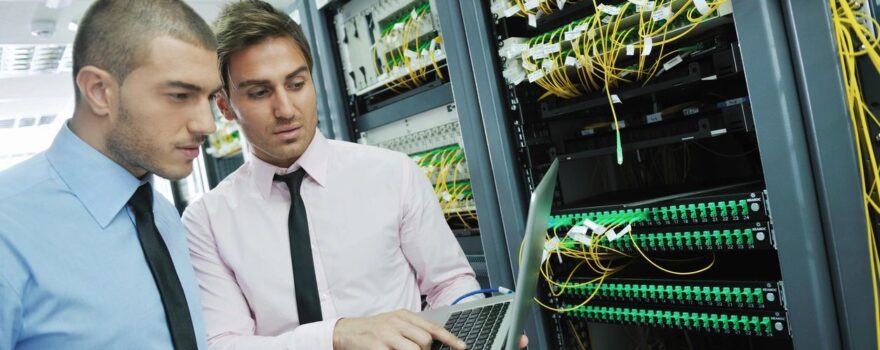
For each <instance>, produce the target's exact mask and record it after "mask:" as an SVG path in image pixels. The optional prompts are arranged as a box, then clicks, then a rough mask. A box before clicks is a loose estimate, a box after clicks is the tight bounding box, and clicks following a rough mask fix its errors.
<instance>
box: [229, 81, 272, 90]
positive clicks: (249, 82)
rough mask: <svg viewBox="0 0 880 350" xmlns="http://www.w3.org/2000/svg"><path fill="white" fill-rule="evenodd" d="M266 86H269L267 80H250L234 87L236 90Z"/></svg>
mask: <svg viewBox="0 0 880 350" xmlns="http://www.w3.org/2000/svg"><path fill="white" fill-rule="evenodd" d="M268 84H269V81H268V80H259V79H251V80H245V81H242V82H239V83H238V85H236V87H237V88H238V89H244V88H246V87H248V86H253V85H268Z"/></svg>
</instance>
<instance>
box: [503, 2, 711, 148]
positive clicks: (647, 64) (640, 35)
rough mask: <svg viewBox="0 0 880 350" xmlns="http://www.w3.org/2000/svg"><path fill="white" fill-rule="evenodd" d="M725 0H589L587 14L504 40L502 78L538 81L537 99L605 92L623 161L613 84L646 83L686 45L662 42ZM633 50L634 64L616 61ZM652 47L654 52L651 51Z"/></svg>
mask: <svg viewBox="0 0 880 350" xmlns="http://www.w3.org/2000/svg"><path fill="white" fill-rule="evenodd" d="M517 1H518V2H520V3H521V1H520V0H517ZM726 2H727V0H716V1H713V2H707V1H706V0H660V1H630V2H625V3H623V4H622V5H620V6H617V7H615V6H609V5H604V4H598V3H597V2H596V1H595V0H593V5H594V6H595V9H596V12H595V14H593V15H591V16H588V17H586V18H583V19H580V20H577V21H574V22H571V23H569V24H567V25H565V26H562V27H559V28H557V29H555V30H553V31H550V32H547V33H544V34H542V35H539V36H536V37H532V38H529V39H527V40H525V41H524V42H517V40H516V38H511V39H514V40H511V39H508V41H507V42H506V44H508V45H509V47H508V48H507V49H502V51H503V55H504V56H506V57H507V58H509V59H511V58H513V59H512V60H509V61H508V64H507V66H506V68H505V77H506V78H508V80H510V81H511V82H513V83H514V84H518V83H519V82H521V81H522V80H524V79H526V78H527V79H528V81H529V82H530V83H536V84H538V85H539V86H540V87H541V88H543V89H544V90H546V92H545V93H544V94H543V95H541V96H540V98H539V99H538V100H542V99H545V98H547V97H550V96H555V97H558V98H563V99H569V98H575V97H579V96H584V95H587V94H590V93H594V92H599V91H601V92H603V93H604V94H605V95H606V96H607V98H608V103H609V105H610V108H611V115H612V118H613V122H614V128H615V134H616V146H617V162H618V164H622V163H623V149H622V146H621V140H620V127H619V126H620V125H619V122H618V119H617V112H616V111H615V108H614V104H615V103H621V101H620V99H619V98H618V97H617V96H616V95H614V94H612V93H611V89H612V88H614V87H617V86H618V85H620V84H621V83H630V82H635V81H641V82H643V85H644V84H647V83H648V82H649V81H651V79H652V78H653V77H654V76H655V75H656V74H657V73H658V72H660V71H662V70H663V65H662V64H661V62H664V61H666V60H667V59H668V58H669V57H671V56H673V55H676V54H681V53H683V52H685V51H683V50H686V49H690V48H679V49H676V50H671V51H669V52H665V51H666V50H665V49H666V45H667V44H670V43H672V42H675V41H676V40H679V39H681V38H683V37H684V36H686V35H688V34H689V33H690V32H692V31H693V30H694V29H696V28H697V25H698V24H700V23H702V22H703V21H704V20H706V19H707V18H709V17H711V16H713V15H715V14H716V11H717V10H718V8H719V7H720V6H721V5H722V4H724V3H726ZM636 3H637V4H636ZM677 29H683V30H682V31H681V32H679V33H677V34H675V35H674V36H671V37H670V36H669V32H670V31H673V30H677ZM521 40H522V39H520V41H521ZM636 52H639V53H640V54H639V56H638V57H637V60H636V63H635V64H632V65H629V66H625V67H621V66H618V62H619V61H621V59H622V57H621V55H622V54H624V53H625V55H626V56H634V55H636ZM654 52H656V53H657V54H656V55H653V53H654ZM517 63H520V64H519V65H520V66H521V67H522V69H520V67H519V66H517V65H516V64H517Z"/></svg>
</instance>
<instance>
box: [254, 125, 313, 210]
mask: <svg viewBox="0 0 880 350" xmlns="http://www.w3.org/2000/svg"><path fill="white" fill-rule="evenodd" d="M329 159H330V142H329V141H327V139H326V138H325V137H324V135H323V134H321V131H320V130H316V131H315V137H313V138H312V142H311V143H309V146H308V147H307V148H306V151H305V152H303V154H302V155H301V156H300V157H299V159H297V160H296V162H294V163H293V164H292V165H291V166H290V167H288V168H286V169H285V168H280V167H277V166H275V165H272V164H269V163H267V162H266V161H264V160H262V159H260V158H258V157H256V156H255V157H252V159H251V160H250V162H251V164H252V166H253V172H252V176H253V181H254V184H256V185H257V190H258V191H259V192H260V195H262V196H263V198H264V199H265V198H269V192H270V191H271V190H272V182H273V180H272V178H273V177H274V176H275V174H287V173H291V172H294V171H297V170H299V169H300V168H303V169H305V170H306V174H308V176H309V177H310V178H312V180H315V182H317V183H318V185H320V186H321V187H325V186H326V185H327V162H328V160H329Z"/></svg>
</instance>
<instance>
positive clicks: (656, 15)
mask: <svg viewBox="0 0 880 350" xmlns="http://www.w3.org/2000/svg"><path fill="white" fill-rule="evenodd" d="M670 16H672V9H671V8H670V7H669V6H663V7H661V8H659V9H657V10H654V12H653V13H652V14H651V19H653V20H654V21H655V22H657V21H663V20H667V19H669V17H670Z"/></svg>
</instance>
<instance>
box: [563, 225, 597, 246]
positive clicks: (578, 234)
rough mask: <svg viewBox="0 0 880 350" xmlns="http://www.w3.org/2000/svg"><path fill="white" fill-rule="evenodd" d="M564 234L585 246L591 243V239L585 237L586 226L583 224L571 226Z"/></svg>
mask: <svg viewBox="0 0 880 350" xmlns="http://www.w3.org/2000/svg"><path fill="white" fill-rule="evenodd" d="M565 235H566V236H568V237H569V238H571V239H573V240H575V241H577V242H580V243H581V244H583V245H585V246H587V247H589V246H590V245H591V244H592V243H593V240H592V239H590V237H587V228H586V227H583V226H575V227H572V228H571V229H570V230H568V233H567V234H565Z"/></svg>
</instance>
